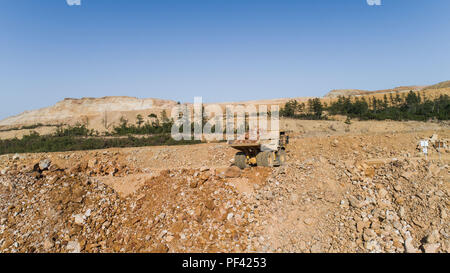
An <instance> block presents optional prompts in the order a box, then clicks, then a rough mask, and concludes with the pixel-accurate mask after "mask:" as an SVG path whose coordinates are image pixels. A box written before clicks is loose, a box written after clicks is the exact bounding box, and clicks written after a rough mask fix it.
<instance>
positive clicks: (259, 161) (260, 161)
mask: <svg viewBox="0 0 450 273" xmlns="http://www.w3.org/2000/svg"><path fill="white" fill-rule="evenodd" d="M265 164H266V161H265V160H264V152H259V153H258V154H257V155H256V165H257V166H258V167H266V165H265Z"/></svg>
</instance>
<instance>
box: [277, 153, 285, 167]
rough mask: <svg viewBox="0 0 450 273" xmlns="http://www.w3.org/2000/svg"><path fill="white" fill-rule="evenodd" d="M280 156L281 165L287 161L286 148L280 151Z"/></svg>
mask: <svg viewBox="0 0 450 273" xmlns="http://www.w3.org/2000/svg"><path fill="white" fill-rule="evenodd" d="M278 158H279V161H280V165H283V164H284V163H286V151H285V150H280V151H279V152H278Z"/></svg>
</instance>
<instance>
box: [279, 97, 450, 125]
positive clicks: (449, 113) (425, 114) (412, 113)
mask: <svg viewBox="0 0 450 273" xmlns="http://www.w3.org/2000/svg"><path fill="white" fill-rule="evenodd" d="M325 111H326V112H328V114H330V115H337V114H339V115H346V116H347V117H349V118H359V119H361V120H367V119H375V120H385V119H391V120H421V121H425V120H429V119H433V118H435V119H439V120H448V119H450V98H449V96H448V95H441V96H439V97H437V98H434V99H428V98H427V97H426V96H425V95H421V94H420V93H414V92H412V91H410V92H409V93H408V94H407V95H405V94H402V95H400V94H398V93H397V94H395V96H394V95H393V94H392V93H391V94H389V96H388V95H386V94H385V95H384V97H383V99H377V98H375V97H372V98H369V99H366V98H365V97H361V98H359V97H356V98H350V97H343V96H340V97H338V99H337V100H336V101H334V102H332V103H331V104H330V105H329V106H328V105H326V104H322V103H321V101H320V99H310V100H308V104H307V105H305V104H304V103H299V102H298V101H296V100H290V101H288V102H287V103H286V104H285V105H284V107H282V108H281V110H280V116H283V117H290V118H299V119H327V116H326V115H324V112H325Z"/></svg>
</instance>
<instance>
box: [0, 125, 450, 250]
mask: <svg viewBox="0 0 450 273" xmlns="http://www.w3.org/2000/svg"><path fill="white" fill-rule="evenodd" d="M434 134H436V135H435V136H434V137H433V138H431V142H430V145H433V144H436V143H439V142H441V144H445V145H448V141H447V139H448V138H449V137H450V130H449V129H448V127H446V126H444V127H442V128H440V129H439V130H417V131H409V132H396V133H393V132H392V133H386V132H384V133H382V134H373V133H361V132H358V133H357V134H352V133H350V132H347V133H346V132H343V133H342V134H339V135H332V134H331V135H324V136H308V135H307V134H306V135H303V136H302V135H298V136H296V137H295V138H294V139H293V140H292V142H291V144H290V147H289V150H288V163H287V164H286V165H284V166H282V167H279V168H273V169H271V168H251V169H246V170H244V171H241V170H239V169H238V168H237V167H234V166H232V164H233V155H234V151H233V150H232V149H231V148H229V147H227V145H226V144H224V143H218V144H215V143H210V144H200V145H192V146H176V147H145V148H127V149H109V150H98V151H85V152H69V153H51V154H26V155H5V156H1V157H0V171H1V174H0V252H8V253H9V252H449V251H450V238H449V235H450V220H449V217H448V214H449V213H450V211H449V205H450V198H449V195H450V188H449V186H450V183H449V182H450V179H449V178H450V176H449V166H448V164H449V162H450V150H449V149H448V148H443V149H441V153H440V154H439V153H438V152H437V149H436V148H434V147H433V146H430V148H429V150H430V154H429V156H428V157H427V158H425V157H424V156H423V155H422V154H421V152H420V150H419V149H418V147H417V144H418V141H419V140H421V139H425V138H426V139H429V138H430V137H431V136H432V135H434Z"/></svg>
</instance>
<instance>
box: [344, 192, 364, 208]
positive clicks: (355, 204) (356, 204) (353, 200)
mask: <svg viewBox="0 0 450 273" xmlns="http://www.w3.org/2000/svg"><path fill="white" fill-rule="evenodd" d="M348 202H349V204H350V206H352V207H354V208H361V207H363V206H364V204H363V202H361V201H359V200H358V199H356V197H354V196H352V195H350V196H349V197H348Z"/></svg>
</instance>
